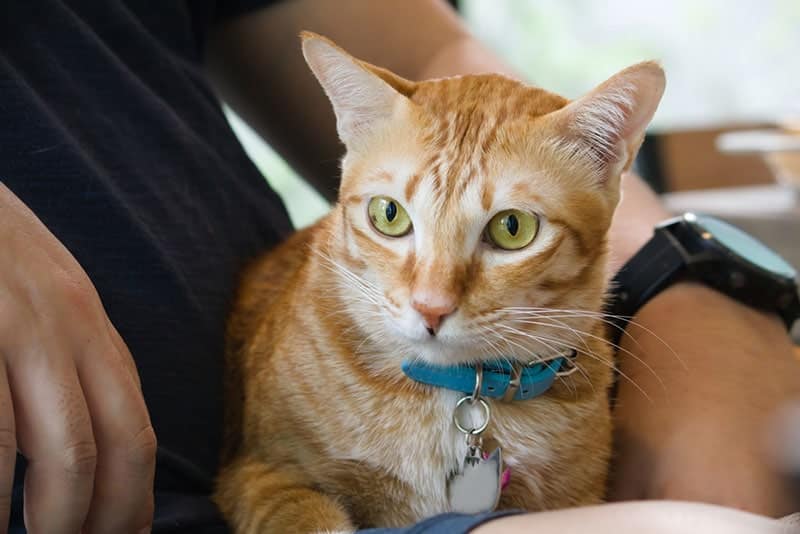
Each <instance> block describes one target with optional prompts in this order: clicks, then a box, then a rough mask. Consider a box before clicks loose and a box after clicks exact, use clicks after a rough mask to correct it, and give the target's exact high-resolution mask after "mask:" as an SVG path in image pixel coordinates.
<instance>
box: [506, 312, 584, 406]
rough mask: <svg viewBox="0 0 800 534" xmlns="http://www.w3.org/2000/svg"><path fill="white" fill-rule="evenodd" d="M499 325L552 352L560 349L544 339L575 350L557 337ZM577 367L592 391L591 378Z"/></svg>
mask: <svg viewBox="0 0 800 534" xmlns="http://www.w3.org/2000/svg"><path fill="white" fill-rule="evenodd" d="M500 327H501V328H503V329H504V330H505V331H507V332H510V333H511V334H517V335H522V336H523V337H528V338H531V339H534V340H535V341H538V342H539V343H542V344H544V345H545V346H547V347H548V348H550V350H552V351H553V352H560V351H559V350H558V349H557V348H555V347H553V346H552V345H550V344H549V343H547V342H546V341H545V340H547V341H550V342H553V343H557V344H559V345H562V346H563V347H565V348H567V349H572V350H576V349H575V347H573V346H572V345H571V344H569V343H566V342H565V341H563V340H560V339H557V338H548V337H546V336H539V335H538V334H529V333H527V332H523V331H521V330H517V329H516V328H513V327H510V326H508V325H500ZM586 350H587V351H589V347H588V346H587V347H586ZM540 361H546V360H542V359H541V358H540ZM573 363H574V362H573ZM577 369H578V372H580V373H581V375H582V376H583V377H584V378H585V379H586V382H588V384H589V386H590V387H591V388H592V391H594V384H592V380H591V379H590V378H589V375H587V374H586V372H585V371H584V370H583V369H582V368H580V367H577Z"/></svg>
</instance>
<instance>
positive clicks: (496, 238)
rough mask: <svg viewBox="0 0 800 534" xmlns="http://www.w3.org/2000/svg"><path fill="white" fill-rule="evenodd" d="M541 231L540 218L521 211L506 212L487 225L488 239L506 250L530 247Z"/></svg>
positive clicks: (499, 214) (502, 212)
mask: <svg viewBox="0 0 800 534" xmlns="http://www.w3.org/2000/svg"><path fill="white" fill-rule="evenodd" d="M538 231H539V218H538V217H537V216H536V215H534V214H532V213H526V212H524V211H520V210H504V211H501V212H500V213H498V214H497V215H495V216H494V217H492V220H491V221H489V224H487V225H486V237H487V239H488V240H489V241H491V242H492V243H493V244H494V245H496V246H498V247H500V248H502V249H505V250H519V249H521V248H524V247H526V246H528V245H529V244H530V243H531V241H533V238H534V237H536V233H537V232H538Z"/></svg>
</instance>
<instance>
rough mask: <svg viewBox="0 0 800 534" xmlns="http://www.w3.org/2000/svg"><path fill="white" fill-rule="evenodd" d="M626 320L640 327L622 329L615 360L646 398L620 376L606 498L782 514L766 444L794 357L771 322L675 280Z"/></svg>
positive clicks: (790, 385)
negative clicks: (695, 502) (625, 331)
mask: <svg viewBox="0 0 800 534" xmlns="http://www.w3.org/2000/svg"><path fill="white" fill-rule="evenodd" d="M635 322H636V324H639V325H641V326H642V327H646V328H647V329H648V330H645V329H644V328H641V327H638V326H636V324H634V325H632V326H629V327H628V332H629V334H630V335H626V336H624V337H623V339H622V341H621V346H622V350H623V351H629V354H628V353H626V354H627V356H626V357H623V358H620V360H619V362H618V363H619V366H620V369H621V371H622V373H624V374H625V375H626V376H627V377H628V378H629V379H630V381H632V382H635V383H636V385H637V386H638V388H641V389H642V390H644V391H645V392H646V394H647V395H648V396H649V399H648V398H646V397H645V396H644V395H643V394H642V393H641V392H640V391H639V390H638V388H637V387H634V386H633V385H632V383H631V382H629V380H628V378H621V382H620V388H619V397H618V401H617V408H616V410H615V427H616V432H617V435H616V443H615V445H616V448H617V458H618V462H617V465H616V468H615V470H614V472H615V473H616V475H617V476H616V479H615V481H614V484H613V485H612V491H611V497H612V498H615V499H623V500H627V499H633V498H662V499H663V498H667V499H668V498H677V499H687V500H699V501H705V502H712V503H718V504H724V505H727V506H734V507H738V508H742V509H746V510H750V511H754V512H758V513H764V514H767V515H773V516H778V515H782V514H786V513H789V512H791V511H792V508H791V507H792V505H793V504H794V502H793V500H792V495H791V494H790V492H789V490H788V487H787V486H786V485H785V484H784V480H783V479H782V478H781V475H780V474H779V473H777V472H776V470H775V469H774V468H773V466H772V464H771V462H770V458H769V455H768V449H767V444H768V435H769V431H770V429H771V428H770V424H771V423H772V422H773V419H774V416H775V415H776V414H777V413H778V411H779V410H780V409H781V408H782V407H784V406H785V405H786V403H787V402H789V401H790V400H791V399H793V398H797V396H798V395H800V362H798V361H797V360H796V359H795V358H794V357H793V352H792V346H791V341H790V340H789V338H788V336H787V335H786V331H785V328H784V327H783V324H782V323H781V322H780V320H779V319H778V318H777V317H775V316H771V315H767V314H764V313H762V312H759V311H756V310H753V309H752V308H749V307H747V306H744V305H742V304H739V303H738V302H735V301H733V300H731V299H729V298H728V297H726V296H724V295H722V294H720V293H717V292H715V291H713V290H711V289H707V288H705V287H700V286H695V285H689V284H682V285H677V286H674V287H672V288H670V289H668V290H666V291H665V292H663V293H662V294H660V295H659V296H658V298H656V299H654V300H652V301H651V302H650V303H648V304H647V305H646V306H645V307H644V308H643V309H642V310H641V311H640V312H639V313H638V314H637V315H636V317H635ZM673 351H674V352H673ZM637 358H640V359H641V360H642V361H643V362H646V363H647V365H648V366H649V367H650V369H648V368H647V367H645V365H644V364H643V363H641V362H640V361H637ZM678 358H680V360H681V361H678Z"/></svg>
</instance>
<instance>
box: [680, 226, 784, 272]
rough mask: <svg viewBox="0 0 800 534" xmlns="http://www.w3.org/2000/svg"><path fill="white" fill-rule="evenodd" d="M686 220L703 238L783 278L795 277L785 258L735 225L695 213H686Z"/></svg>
mask: <svg viewBox="0 0 800 534" xmlns="http://www.w3.org/2000/svg"><path fill="white" fill-rule="evenodd" d="M690 215H691V216H690ZM686 220H687V221H688V222H690V223H692V224H694V225H695V227H696V228H698V229H699V230H700V231H701V237H703V238H704V239H714V240H716V241H717V242H718V243H720V244H721V245H722V246H724V247H725V248H727V249H728V250H730V251H731V252H733V253H734V254H736V255H738V256H740V257H741V258H743V259H745V260H747V261H749V262H750V263H752V264H754V265H756V266H758V267H760V268H761V269H764V270H765V271H767V272H770V273H774V274H776V275H778V276H782V277H784V278H789V279H795V278H796V276H797V271H795V269H794V268H793V267H792V266H791V265H789V264H788V263H787V262H786V260H784V259H783V258H781V257H780V256H778V255H777V254H776V253H775V252H773V251H772V250H770V249H769V248H768V247H767V246H766V245H764V244H763V243H761V242H760V241H758V240H757V239H755V238H754V237H752V236H750V235H748V234H746V233H744V232H743V231H741V230H739V229H738V228H736V227H735V226H731V225H730V224H728V223H726V222H723V221H720V220H719V219H716V218H714V217H708V216H703V215H695V214H687V217H686Z"/></svg>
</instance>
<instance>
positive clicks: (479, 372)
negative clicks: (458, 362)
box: [469, 363, 483, 404]
mask: <svg viewBox="0 0 800 534" xmlns="http://www.w3.org/2000/svg"><path fill="white" fill-rule="evenodd" d="M482 387H483V364H481V363H476V364H475V387H474V388H473V389H472V396H471V397H470V401H469V403H470V404H475V401H476V400H480V398H481V388H482Z"/></svg>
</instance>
